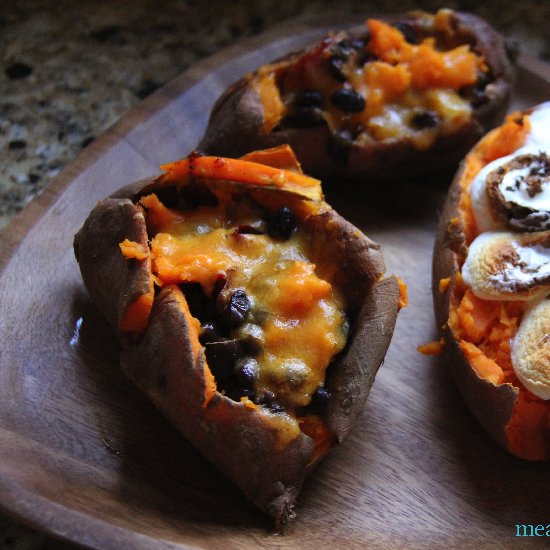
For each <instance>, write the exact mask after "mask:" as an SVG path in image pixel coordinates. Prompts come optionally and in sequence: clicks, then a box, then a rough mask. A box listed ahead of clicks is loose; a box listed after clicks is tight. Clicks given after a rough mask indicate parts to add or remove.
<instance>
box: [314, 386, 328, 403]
mask: <svg viewBox="0 0 550 550" xmlns="http://www.w3.org/2000/svg"><path fill="white" fill-rule="evenodd" d="M330 398H331V394H330V392H329V391H328V390H327V389H326V388H325V387H323V386H320V387H319V388H318V389H317V391H316V392H315V393H314V394H313V397H312V399H311V404H312V405H313V406H314V407H316V408H319V409H324V408H326V406H327V404H328V402H329V399H330Z"/></svg>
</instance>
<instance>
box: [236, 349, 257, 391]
mask: <svg viewBox="0 0 550 550" xmlns="http://www.w3.org/2000/svg"><path fill="white" fill-rule="evenodd" d="M259 371H260V369H259V366H258V362H257V361H256V360H255V359H252V358H250V357H246V358H245V359H240V360H239V361H237V364H236V365H235V379H236V381H237V383H238V384H239V385H240V386H241V387H242V388H248V389H252V388H254V383H255V382H256V379H257V378H258V374H259Z"/></svg>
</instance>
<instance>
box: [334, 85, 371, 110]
mask: <svg viewBox="0 0 550 550" xmlns="http://www.w3.org/2000/svg"><path fill="white" fill-rule="evenodd" d="M330 102H331V103H332V104H333V105H334V106H335V107H336V108H338V109H340V110H341V111H344V112H346V113H360V112H361V111H362V110H363V109H364V108H365V105H366V102H365V98H364V97H363V96H362V95H361V94H359V93H358V92H356V91H355V90H354V89H352V88H340V89H339V90H336V91H335V92H334V93H333V94H332V95H331V96H330Z"/></svg>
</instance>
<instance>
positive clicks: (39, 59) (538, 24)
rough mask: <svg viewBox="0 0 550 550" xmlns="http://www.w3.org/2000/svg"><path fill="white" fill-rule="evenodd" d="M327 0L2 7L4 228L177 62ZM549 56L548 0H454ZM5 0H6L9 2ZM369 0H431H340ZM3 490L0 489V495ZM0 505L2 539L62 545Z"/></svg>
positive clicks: (67, 0)
mask: <svg viewBox="0 0 550 550" xmlns="http://www.w3.org/2000/svg"><path fill="white" fill-rule="evenodd" d="M334 5H335V3H334V2H331V1H330V0H325V1H321V0H312V1H309V2H307V3H306V2H299V1H297V0H277V1H275V0H242V1H230V0H225V1H219V2H216V1H211V2H199V1H197V0H187V1H184V0H131V1H130V0H118V1H117V2H112V1H111V0H96V1H94V2H74V1H72V0H56V1H54V0H21V1H9V0H8V1H6V2H2V9H1V10H0V63H1V67H0V151H2V163H1V164H0V228H2V227H4V226H5V225H6V224H7V223H8V222H9V221H10V219H11V218H13V216H14V215H15V214H16V213H17V212H18V211H20V210H21V209H22V208H23V207H24V206H25V205H26V204H27V203H28V202H29V201H30V200H31V199H32V198H33V197H34V196H36V195H37V194H38V193H40V191H41V190H42V189H43V188H44V187H45V186H46V185H47V184H48V182H49V181H50V180H51V179H52V178H54V177H55V176H56V175H57V174H58V173H59V172H60V171H61V170H62V169H63V168H64V167H65V166H66V165H67V163H69V162H70V161H71V160H73V159H74V158H75V157H76V156H77V155H78V153H79V152H80V151H81V150H82V149H83V148H84V147H86V146H87V145H88V144H89V143H90V142H91V141H93V139H94V138H95V137H97V136H99V135H100V134H101V133H102V132H104V131H105V130H106V129H107V128H108V127H109V126H111V125H112V124H113V123H114V122H115V121H116V120H117V119H118V118H120V117H121V116H122V115H124V113H125V112H126V111H127V110H128V109H129V108H130V107H132V106H133V105H135V104H137V103H138V102H139V101H141V100H142V99H143V98H145V97H146V96H147V95H149V94H150V93H152V92H153V91H154V90H155V89H157V88H158V87H160V86H162V85H163V84H164V83H166V82H167V81H169V80H170V79H172V78H174V77H175V76H177V75H178V74H180V73H181V72H182V71H184V70H185V69H187V68H188V67H190V66H191V65H193V64H194V63H196V62H197V61H199V60H201V59H204V58H205V57H207V56H209V55H211V54H212V53H214V52H216V51H218V50H220V49H221V48H223V47H225V46H228V45H231V44H233V43H235V42H236V41H237V40H238V39H239V38H241V37H244V36H249V35H253V34H257V33H260V32H262V31H264V30H265V29H267V28H269V27H270V26H271V25H273V24H275V23H279V22H282V21H285V20H291V19H292V20H295V19H296V17H307V16H308V15H313V14H317V13H323V12H326V11H328V10H332V11H334V9H335V8H334ZM446 5H447V6H448V7H451V8H456V9H464V10H468V11H473V12H476V13H478V14H480V15H482V16H483V17H485V18H486V19H488V20H489V21H490V22H492V23H493V25H494V26H495V27H497V28H498V29H499V30H500V31H501V32H503V33H504V34H506V35H507V36H509V37H511V38H513V39H514V40H515V41H516V42H517V43H518V44H519V45H520V47H521V48H522V49H523V50H526V51H530V52H531V53H533V54H534V55H536V56H538V57H539V58H541V59H543V60H546V61H550V27H549V26H548V25H547V24H546V23H547V21H549V20H550V2H547V0H525V1H524V2H516V1H500V0H488V1H486V2H477V1H473V0H463V1H450V2H447V4H446ZM6 7H8V9H6ZM337 7H338V11H339V12H340V13H342V12H344V11H346V12H347V13H349V14H350V15H351V14H358V17H362V16H363V15H364V14H365V13H366V12H367V10H368V11H369V12H373V11H380V12H383V11H405V10H409V9H415V8H422V9H431V10H433V9H437V8H438V7H441V2H439V1H421V0H419V1H410V0H399V1H398V0H386V1H384V0H378V1H373V2H365V1H360V0H343V1H339V2H338V4H337ZM1 498H2V497H1V495H0V499H1ZM65 547H71V546H70V545H65V544H63V545H61V544H60V543H59V542H58V541H54V540H53V539H51V538H49V537H47V536H45V535H42V534H39V533H36V532H34V531H32V530H30V529H28V528H26V527H24V526H23V525H21V524H19V523H17V522H16V521H14V520H12V519H10V518H8V516H5V515H2V514H1V513H0V549H1V550H5V549H8V548H20V549H23V548H25V549H37V548H41V549H47V548H52V549H53V548H65Z"/></svg>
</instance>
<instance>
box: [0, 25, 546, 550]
mask: <svg viewBox="0 0 550 550" xmlns="http://www.w3.org/2000/svg"><path fill="white" fill-rule="evenodd" d="M328 26H335V23H334V22H331V23H330V25H326V22H325V24H322V23H321V22H319V21H310V22H309V23H308V22H305V23H304V22H302V23H299V24H295V25H293V26H286V27H278V28H276V29H273V30H272V31H271V32H269V33H268V34H266V35H263V36H260V37H256V38H254V39H250V40H248V41H244V42H242V43H240V44H239V45H237V46H235V47H233V48H231V49H229V50H226V51H224V52H222V53H220V54H218V55H216V56H214V57H212V58H210V59H209V60H207V61H206V62H203V63H201V64H199V65H197V66H196V67H194V68H193V69H191V70H189V71H187V72H186V73H185V74H183V75H182V76H181V77H179V78H177V79H176V80H174V81H172V82H171V83H169V84H168V85H167V86H165V87H164V88H163V89H161V90H159V91H158V92H157V93H155V94H154V95H153V96H151V97H150V98H148V99H147V100H146V101H144V102H143V103H142V104H141V105H140V106H139V107H137V108H136V109H134V110H132V111H130V112H129V113H128V114H127V115H126V116H125V117H124V118H123V119H122V120H121V121H120V122H119V123H118V124H116V125H115V126H114V127H113V128H112V129H110V130H109V131H108V132H107V133H106V134H105V135H103V136H102V137H101V138H99V139H98V140H96V141H95V142H94V143H93V144H92V145H91V146H90V147H88V148H87V149H86V150H85V151H84V152H83V153H82V154H81V155H80V156H79V157H78V159H77V160H76V161H75V162H74V163H73V164H72V165H70V166H69V167H68V168H67V169H66V170H65V171H64V172H63V173H62V174H61V175H60V176H59V177H58V178H57V179H56V180H55V181H54V182H52V184H51V185H50V186H49V187H48V188H47V189H45V190H44V192H43V193H42V194H41V195H40V196H39V197H38V198H37V199H36V200H35V201H34V202H33V203H31V205H30V206H29V207H28V208H27V209H26V210H25V211H24V212H23V213H22V214H21V215H20V216H19V217H18V218H17V219H16V220H15V221H14V222H13V223H12V224H11V225H10V226H9V227H8V228H7V229H6V230H5V231H4V232H3V235H2V241H1V245H0V249H1V260H0V295H1V296H2V299H1V302H0V334H1V335H2V346H1V349H0V365H1V368H0V507H1V508H2V509H3V510H5V511H6V512H7V513H9V514H11V515H13V516H14V517H15V518H16V519H19V520H20V521H23V522H25V523H27V524H28V525H31V526H33V527H35V528H38V529H41V530H45V531H47V532H49V533H51V534H52V535H54V536H56V537H59V538H62V539H65V540H70V541H73V542H76V543H79V544H83V545H86V546H90V547H95V548H117V549H118V548H132V549H138V548H144V549H151V548H216V549H219V548H257V547H262V548H328V547H340V546H342V545H344V544H345V545H346V546H349V547H352V548H365V547H371V548H375V547H381V548H399V547H403V548H405V547H406V548H430V547H434V546H435V547H445V548H477V547H495V548H503V547H510V548H512V547H516V546H517V544H518V542H520V541H518V539H517V538H516V537H515V533H516V524H534V525H537V524H544V525H547V524H548V523H550V515H549V511H550V492H549V490H548V488H549V487H550V467H549V465H548V464H529V463H526V462H522V461H520V460H517V459H514V458H512V457H510V456H508V455H507V454H506V453H504V452H503V451H502V450H501V449H500V448H498V447H497V446H496V445H495V444H494V443H493V442H492V441H491V440H490V439H489V438H488V437H487V436H486V434H485V433H484V432H483V431H482V429H481V428H480V426H479V425H478V424H477V423H476V421H475V420H474V419H473V417H472V416H471V415H470V414H469V413H468V411H467V410H466V408H465V407H464V405H463V403H462V401H461V399H460V397H459V396H458V394H457V391H456V390H455V388H454V386H453V384H452V382H451V380H450V378H449V377H448V374H447V369H446V366H445V364H444V363H443V361H442V360H441V359H439V358H430V357H424V356H422V355H420V354H419V353H418V352H417V351H416V347H417V345H419V344H422V343H424V342H426V341H429V340H431V339H434V338H435V337H436V328H435V324H434V321H433V316H432V304H431V295H430V287H431V281H430V271H431V267H430V266H431V253H432V244H433V239H434V232H435V228H436V223H437V216H438V211H439V209H440V206H441V204H442V201H443V198H444V195H445V190H446V187H447V185H448V184H449V181H450V180H449V178H448V177H442V178H440V181H438V182H421V183H417V184H414V185H407V186H403V185H399V184H397V183H396V184H392V185H386V186H385V187H384V188H378V190H377V191H373V192H366V193H362V194H360V195H358V196H351V194H350V191H346V193H344V194H341V195H338V194H336V193H332V192H330V193H329V194H328V198H329V201H331V202H332V203H333V205H334V206H335V208H336V209H337V210H339V211H340V212H341V213H342V214H343V215H344V216H346V217H347V218H348V219H349V220H350V221H352V222H353V223H355V224H356V225H358V226H359V227H360V228H362V229H363V230H364V231H365V232H366V233H367V234H368V235H369V236H370V237H371V238H373V239H375V240H377V241H379V242H380V243H381V244H382V245H383V251H384V254H385V257H386V260H387V264H388V269H389V271H390V272H394V273H397V274H399V275H400V276H402V277H403V278H404V279H405V281H406V282H407V284H408V286H409V293H410V305H409V307H408V308H406V309H405V310H403V311H402V312H401V314H400V317H399V320H398V323H397V328H396V331H395V334H394V338H393V342H392V344H391V347H390V349H389V352H388V355H387V357H386V361H385V364H384V365H383V367H382V369H381V370H380V372H379V374H378V377H377V379H376V383H375V385H374V387H373V390H372V392H371V395H370V398H369V400H368V403H367V406H366V407H365V410H364V413H363V414H362V416H361V417H360V418H359V421H358V422H357V425H356V426H355V428H354V430H353V432H352V433H351V435H350V436H349V438H348V439H347V440H346V441H345V442H344V443H343V444H342V445H341V446H340V447H339V448H337V449H334V451H333V452H331V453H330V454H329V456H328V457H327V458H326V459H325V460H324V462H323V463H322V464H321V465H320V467H319V468H318V469H317V470H316V472H315V473H314V474H313V475H312V476H311V477H310V478H309V479H308V480H307V482H306V485H305V487H304V490H303V493H302V495H301V497H300V499H299V504H298V507H297V518H296V520H295V521H294V523H293V524H291V525H290V527H289V529H288V532H287V534H286V536H275V535H272V534H271V533H270V522H269V520H268V519H267V518H265V517H264V516H263V515H262V514H260V513H259V512H258V511H256V510H255V509H254V507H253V506H252V505H251V504H249V503H248V502H247V501H246V499H245V498H244V497H243V496H242V494H241V493H240V491H239V490H238V488H236V487H235V486H234V485H233V484H232V483H231V482H230V481H228V480H227V479H225V478H224V477H223V476H222V475H221V474H220V473H219V472H218V471H217V470H216V469H215V468H214V467H213V466H211V465H210V464H209V463H207V462H206V460H205V459H204V458H202V456H201V455H200V454H199V453H198V452H197V451H196V450H195V449H194V448H193V447H192V445H191V444H189V443H188V442H187V441H186V440H185V439H184V438H183V437H182V436H180V435H179V434H178V433H177V432H176V431H175V430H174V429H173V428H172V427H171V426H170V425H169V424H168V423H167V422H166V421H165V420H164V418H163V417H162V416H161V415H160V414H159V413H158V412H157V411H156V410H155V409H154V408H153V406H152V405H150V404H149V402H148V401H147V400H146V399H145V398H144V397H142V396H141V395H140V394H139V393H138V392H137V391H136V390H135V389H134V388H133V387H132V386H131V385H130V383H129V382H127V381H126V379H125V378H124V377H123V376H122V374H121V372H120V371H119V368H118V357H117V355H118V350H117V347H116V346H115V345H114V343H113V336H112V334H111V333H110V332H109V330H108V329H107V327H106V324H105V322H104V321H103V320H102V318H101V317H100V315H99V314H98V312H97V310H96V309H95V307H94V306H93V305H92V304H91V303H90V301H89V299H88V297H87V295H86V292H85V290H84V288H83V285H82V282H81V279H80V275H79V272H78V268H77V265H76V262H75V260H74V257H73V252H72V239H73V235H74V233H75V232H76V231H77V229H78V228H79V227H80V225H81V224H82V222H83V220H84V219H85V217H86V216H87V214H88V212H89V211H90V209H91V208H92V207H93V205H94V204H95V202H96V201H97V200H99V199H100V198H102V197H104V196H106V195H108V194H109V193H111V192H112V191H114V190H115V189H117V188H119V187H121V186H122V185H124V184H125V183H128V182H130V181H134V180H137V179H140V178H142V177H145V176H148V175H152V174H154V173H156V172H158V168H157V167H158V165H159V164H161V163H163V162H167V161H171V160H174V159H176V158H179V157H182V156H184V155H186V154H187V153H188V152H189V151H190V150H191V149H192V148H193V146H194V145H195V144H196V143H197V142H198V140H199V138H200V136H201V135H202V132H203V131H204V128H205V125H206V121H207V117H208V113H209V110H210V108H211V106H212V104H213V102H214V101H215V99H216V98H217V97H218V95H219V94H220V93H221V92H222V90H223V89H224V88H225V87H226V86H227V85H228V84H229V83H231V82H232V81H233V80H235V79H237V78H238V77H239V76H241V75H242V74H244V73H245V72H247V71H249V70H251V69H253V68H255V67H257V66H259V65H260V64H262V63H265V62H267V61H269V60H271V59H273V58H276V57H278V56H281V55H283V54H285V53H286V52H289V51H292V50H295V49H299V48H300V47H302V46H304V45H306V44H308V43H310V42H312V41H313V40H314V39H315V38H317V37H318V36H320V35H321V34H323V33H324V32H325V30H326V29H327V27H328ZM549 92H550V70H549V69H548V67H546V66H545V65H544V64H543V63H541V62H537V61H536V60H534V59H531V58H528V57H524V58H522V60H521V63H520V68H519V78H518V93H517V94H516V101H515V105H513V107H514V108H516V107H524V106H527V105H530V104H535V103H538V102H541V101H543V100H545V99H547V95H548V93H549ZM521 542H522V543H525V545H530V544H531V543H534V542H537V541H534V540H532V539H531V540H522V541H521Z"/></svg>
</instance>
